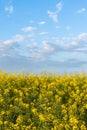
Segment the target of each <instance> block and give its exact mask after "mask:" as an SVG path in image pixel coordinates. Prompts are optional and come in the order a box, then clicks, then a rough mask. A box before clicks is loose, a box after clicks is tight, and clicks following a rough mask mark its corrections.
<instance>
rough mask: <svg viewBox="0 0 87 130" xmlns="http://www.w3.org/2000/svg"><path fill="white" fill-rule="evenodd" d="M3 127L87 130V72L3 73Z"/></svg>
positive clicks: (0, 121)
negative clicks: (69, 73) (58, 73)
mask: <svg viewBox="0 0 87 130" xmlns="http://www.w3.org/2000/svg"><path fill="white" fill-rule="evenodd" d="M0 130H87V75H85V74H82V73H81V74H72V75H67V74H65V75H57V74H46V73H45V74H40V75H37V74H23V73H20V74H15V73H14V74H7V73H6V72H4V73H2V72H0Z"/></svg>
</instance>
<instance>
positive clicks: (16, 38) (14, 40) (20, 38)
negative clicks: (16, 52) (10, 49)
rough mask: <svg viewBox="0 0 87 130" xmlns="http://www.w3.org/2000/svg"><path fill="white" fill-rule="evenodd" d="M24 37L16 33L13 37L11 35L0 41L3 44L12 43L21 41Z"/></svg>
mask: <svg viewBox="0 0 87 130" xmlns="http://www.w3.org/2000/svg"><path fill="white" fill-rule="evenodd" d="M24 39H25V37H24V36H23V35H20V34H17V35H16V36H15V37H13V38H12V39H8V40H5V41H3V42H2V43H3V44H4V45H12V44H14V43H18V42H22V41H23V40H24Z"/></svg>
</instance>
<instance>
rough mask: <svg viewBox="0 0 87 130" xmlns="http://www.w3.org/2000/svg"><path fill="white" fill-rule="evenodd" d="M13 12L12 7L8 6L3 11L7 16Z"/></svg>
mask: <svg viewBox="0 0 87 130" xmlns="http://www.w3.org/2000/svg"><path fill="white" fill-rule="evenodd" d="M13 10H14V7H13V6H12V5H8V6H6V7H5V11H6V12H8V13H9V14H12V13H13Z"/></svg>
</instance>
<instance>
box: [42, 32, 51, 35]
mask: <svg viewBox="0 0 87 130" xmlns="http://www.w3.org/2000/svg"><path fill="white" fill-rule="evenodd" d="M48 33H49V32H40V35H46V34H48Z"/></svg>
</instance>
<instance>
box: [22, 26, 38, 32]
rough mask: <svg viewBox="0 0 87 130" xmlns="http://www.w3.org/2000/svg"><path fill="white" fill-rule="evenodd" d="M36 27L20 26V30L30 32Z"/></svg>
mask: <svg viewBox="0 0 87 130" xmlns="http://www.w3.org/2000/svg"><path fill="white" fill-rule="evenodd" d="M36 29H37V28H36V27H32V26H28V27H24V28H22V31H24V32H32V31H35V30H36Z"/></svg>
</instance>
